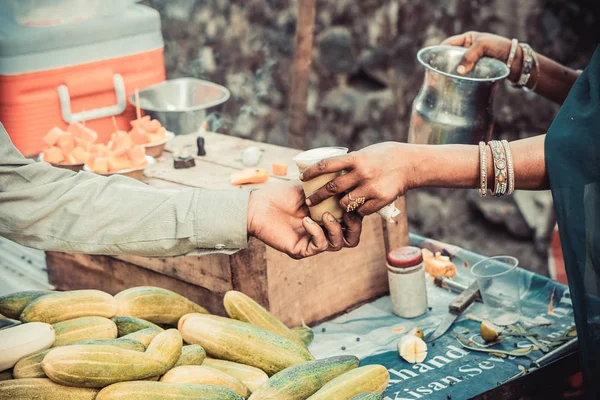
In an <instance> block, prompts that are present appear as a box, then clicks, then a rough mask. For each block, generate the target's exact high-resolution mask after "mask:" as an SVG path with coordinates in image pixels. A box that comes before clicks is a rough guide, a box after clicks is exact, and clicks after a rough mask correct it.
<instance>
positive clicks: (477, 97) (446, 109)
mask: <svg viewBox="0 0 600 400" xmlns="http://www.w3.org/2000/svg"><path fill="white" fill-rule="evenodd" d="M466 50H467V49H466V48H464V47H456V46H431V47H426V48H424V49H421V50H420V51H419V53H418V54H417V59H418V60H419V62H420V63H421V64H422V65H423V66H424V67H425V81H424V82H423V86H422V87H421V90H420V91H419V94H418V95H417V97H416V98H415V100H414V102H413V107H412V115H411V119H410V129H409V134H408V141H409V142H410V143H421V144H450V143H462V144H477V143H479V142H480V141H485V142H487V141H489V140H490V139H491V136H492V128H493V126H494V116H493V111H492V99H493V95H494V91H495V89H496V87H497V85H498V83H499V82H500V81H501V80H502V79H504V78H506V77H507V76H508V74H509V72H510V71H509V69H508V67H507V66H506V64H504V63H503V62H501V61H499V60H496V59H493V58H489V57H484V58H481V59H480V60H479V61H478V62H477V64H476V65H475V68H473V70H471V71H470V72H469V73H468V74H467V75H464V76H462V75H458V74H457V73H456V67H457V66H458V63H459V62H460V60H461V59H462V57H463V55H464V54H465V52H466Z"/></svg>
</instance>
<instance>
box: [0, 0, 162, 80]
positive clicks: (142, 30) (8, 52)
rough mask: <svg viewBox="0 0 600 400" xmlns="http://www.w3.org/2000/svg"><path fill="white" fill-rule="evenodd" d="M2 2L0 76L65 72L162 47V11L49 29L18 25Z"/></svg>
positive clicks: (136, 8)
mask: <svg viewBox="0 0 600 400" xmlns="http://www.w3.org/2000/svg"><path fill="white" fill-rule="evenodd" d="M6 7H8V6H7V5H6V3H5V2H2V1H0V75H20V74H25V73H31V72H37V71H45V70H51V69H57V68H63V67H68V66H73V65H80V64H84V63H89V62H94V61H101V60H106V59H111V58H117V57H123V56H129V55H132V54H136V53H142V52H146V51H151V50H156V49H158V48H161V47H163V45H164V42H163V38H162V33H161V28H160V14H159V13H158V11H156V10H154V9H152V8H150V7H146V6H144V5H132V6H131V7H127V8H126V9H125V10H123V12H121V13H119V14H118V15H109V16H104V17H99V18H95V19H91V20H88V21H84V22H80V23H76V24H70V25H59V26H50V27H25V26H21V25H19V24H17V23H16V22H15V21H14V20H13V19H12V18H11V17H10V14H9V13H8V10H7V8H6Z"/></svg>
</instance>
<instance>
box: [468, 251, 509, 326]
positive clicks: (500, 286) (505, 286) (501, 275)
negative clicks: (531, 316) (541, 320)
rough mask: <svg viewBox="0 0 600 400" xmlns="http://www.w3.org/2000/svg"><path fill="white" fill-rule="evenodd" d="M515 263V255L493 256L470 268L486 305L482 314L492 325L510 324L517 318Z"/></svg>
mask: <svg viewBox="0 0 600 400" xmlns="http://www.w3.org/2000/svg"><path fill="white" fill-rule="evenodd" d="M518 266H519V260H517V259H516V258H515V257H511V256H496V257H490V258H486V259H484V260H481V261H479V262H477V263H476V264H474V265H473V267H472V268H471V273H472V274H473V276H475V279H476V280H477V284H478V286H479V290H480V292H481V297H482V299H483V303H484V304H485V306H486V309H487V315H486V317H487V319H489V320H490V321H491V322H493V323H494V324H496V325H500V326H507V325H511V324H514V323H516V322H518V321H519V319H520V318H521V306H520V299H521V298H520V289H519V271H518V268H517V267H518Z"/></svg>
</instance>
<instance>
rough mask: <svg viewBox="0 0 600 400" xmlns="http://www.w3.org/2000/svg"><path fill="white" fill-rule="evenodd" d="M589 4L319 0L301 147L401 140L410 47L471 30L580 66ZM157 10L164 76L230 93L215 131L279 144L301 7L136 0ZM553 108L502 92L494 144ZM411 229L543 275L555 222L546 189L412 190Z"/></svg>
mask: <svg viewBox="0 0 600 400" xmlns="http://www.w3.org/2000/svg"><path fill="white" fill-rule="evenodd" d="M595 2H596V0H569V1H567V0H527V1H519V0H443V1H439V0H318V1H317V17H316V28H315V48H314V53H313V64H312V75H311V81H310V91H309V101H308V114H309V117H310V129H309V132H308V136H307V144H306V145H307V147H316V146H329V145H343V146H347V147H349V148H350V149H352V150H357V149H360V148H362V147H365V146H368V145H370V144H373V143H377V142H381V141H387V140H396V141H406V139H407V134H408V125H409V119H410V110H411V104H412V101H413V99H414V97H415V96H416V94H417V92H418V90H419V87H420V85H421V83H422V80H423V69H422V68H421V67H420V66H419V65H418V63H417V62H416V59H415V55H416V53H417V51H418V50H419V49H420V48H422V47H424V46H427V45H431V44H437V43H439V42H440V41H441V40H442V39H444V38H445V37H447V36H450V35H453V34H457V33H462V32H464V31H467V30H477V31H490V32H494V33H498V34H501V35H504V36H507V37H516V38H519V40H521V41H526V42H528V43H530V44H531V45H532V47H533V48H534V49H535V50H537V51H539V52H541V53H543V54H545V55H548V56H550V57H551V58H553V59H555V60H557V61H559V62H561V63H564V64H566V65H569V66H571V67H574V68H583V67H584V66H585V64H586V62H587V60H588V59H589V57H590V56H591V54H592V52H593V50H594V48H595V46H596V44H597V43H598V41H599V39H600V38H599V36H600V33H599V32H600V31H599V30H598V28H597V26H596V24H597V23H598V22H600V18H599V15H598V12H597V11H594V10H596V9H597V7H594V3H595ZM143 3H145V4H147V5H150V6H152V7H154V8H156V9H157V10H159V11H160V13H161V15H162V29H163V36H164V39H165V61H166V66H167V75H168V77H169V78H175V77H181V76H191V77H196V78H201V79H206V80H210V81H213V82H217V83H220V84H223V85H225V86H227V87H228V88H229V89H230V91H231V93H232V98H231V99H230V100H229V101H228V102H227V103H226V104H225V105H224V106H223V108H222V109H221V110H220V112H218V113H212V114H211V115H210V117H209V118H210V123H211V127H212V129H213V130H217V131H220V132H224V133H228V134H232V135H237V136H241V137H245V138H251V139H254V140H258V141H264V142H269V143H274V144H280V145H285V144H286V143H287V132H286V127H287V115H288V114H287V110H288V98H289V94H290V86H291V75H290V71H291V62H292V59H293V53H294V33H295V24H296V8H297V2H296V1H294V0H143ZM557 109H558V107H557V106H556V105H554V104H552V103H550V102H548V101H546V100H544V99H542V98H539V97H537V96H535V95H533V94H530V93H525V92H522V91H517V90H512V89H510V88H509V87H502V88H501V89H500V90H499V91H498V92H497V95H496V98H495V115H496V126H495V133H494V135H495V136H497V137H500V138H506V139H509V140H512V139H517V138H524V137H528V136H531V135H537V134H541V133H544V132H545V130H546V129H547V128H548V126H549V124H550V122H551V121H552V118H553V116H554V115H555V113H556V111H557ZM408 202H409V205H408V207H409V209H408V216H409V222H410V227H411V230H412V231H413V232H417V233H420V234H423V235H426V236H430V237H433V238H436V239H439V240H445V241H448V242H451V243H455V244H458V245H461V246H464V247H467V248H470V249H473V250H475V251H478V252H482V253H484V254H488V255H497V254H512V255H515V256H516V257H518V258H519V259H520V261H521V264H522V265H523V266H525V267H528V268H531V269H533V270H535V271H537V272H540V273H542V274H547V247H548V234H549V232H550V231H551V229H552V227H553V215H552V212H551V210H552V206H551V197H550V195H549V193H544V192H541V193H530V192H521V193H518V194H517V195H516V196H514V197H513V198H507V199H502V200H495V199H487V200H486V201H481V200H480V199H479V198H478V196H477V193H476V191H464V190H443V189H436V190H433V189H432V190H420V191H415V192H413V193H410V194H409V195H408Z"/></svg>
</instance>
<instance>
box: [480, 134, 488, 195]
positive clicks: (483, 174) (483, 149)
mask: <svg viewBox="0 0 600 400" xmlns="http://www.w3.org/2000/svg"><path fill="white" fill-rule="evenodd" d="M486 158H487V146H486V145H485V142H479V179H480V182H479V184H480V186H479V195H480V196H481V197H483V198H485V197H486V196H487V160H486Z"/></svg>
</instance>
